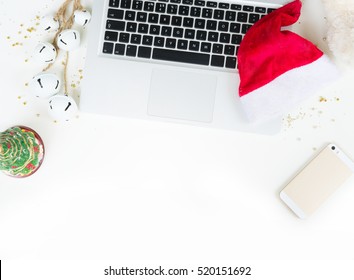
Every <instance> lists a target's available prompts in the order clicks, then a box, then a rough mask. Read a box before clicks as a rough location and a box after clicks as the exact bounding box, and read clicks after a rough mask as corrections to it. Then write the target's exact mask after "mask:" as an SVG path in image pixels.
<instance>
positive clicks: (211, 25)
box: [206, 20, 217, 30]
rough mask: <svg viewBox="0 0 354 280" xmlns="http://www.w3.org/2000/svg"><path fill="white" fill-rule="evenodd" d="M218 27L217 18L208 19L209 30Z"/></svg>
mask: <svg viewBox="0 0 354 280" xmlns="http://www.w3.org/2000/svg"><path fill="white" fill-rule="evenodd" d="M216 27H217V21H215V20H208V21H207V26H206V28H207V29H208V30H216Z"/></svg>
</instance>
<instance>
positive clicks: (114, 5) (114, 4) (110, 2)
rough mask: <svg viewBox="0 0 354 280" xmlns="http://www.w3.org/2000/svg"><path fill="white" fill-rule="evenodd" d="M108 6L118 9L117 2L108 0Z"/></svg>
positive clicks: (117, 0) (116, 0)
mask: <svg viewBox="0 0 354 280" xmlns="http://www.w3.org/2000/svg"><path fill="white" fill-rule="evenodd" d="M109 6H110V7H114V8H118V7H119V0H109Z"/></svg>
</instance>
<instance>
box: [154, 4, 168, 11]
mask: <svg viewBox="0 0 354 280" xmlns="http://www.w3.org/2000/svg"><path fill="white" fill-rule="evenodd" d="M165 11H166V4H165V3H156V8H155V12H156V13H164V12H165Z"/></svg>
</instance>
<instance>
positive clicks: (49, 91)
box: [30, 73, 61, 98]
mask: <svg viewBox="0 0 354 280" xmlns="http://www.w3.org/2000/svg"><path fill="white" fill-rule="evenodd" d="M60 88H61V80H60V78H59V77H58V76H57V75H55V74H52V73H40V74H38V75H36V76H35V77H33V79H32V80H31V82H30V90H31V92H32V93H33V94H34V95H35V96H37V97H40V98H48V97H51V96H53V95H54V94H57V93H58V92H59V91H60Z"/></svg>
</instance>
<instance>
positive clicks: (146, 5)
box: [144, 1, 155, 12]
mask: <svg viewBox="0 0 354 280" xmlns="http://www.w3.org/2000/svg"><path fill="white" fill-rule="evenodd" d="M154 9H155V3H154V2H147V1H145V3H144V11H147V12H153V11H154Z"/></svg>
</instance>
